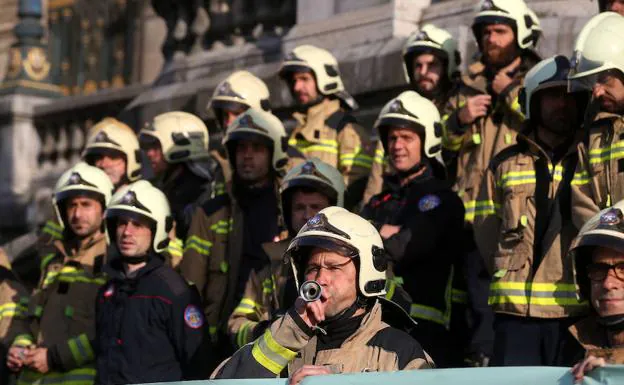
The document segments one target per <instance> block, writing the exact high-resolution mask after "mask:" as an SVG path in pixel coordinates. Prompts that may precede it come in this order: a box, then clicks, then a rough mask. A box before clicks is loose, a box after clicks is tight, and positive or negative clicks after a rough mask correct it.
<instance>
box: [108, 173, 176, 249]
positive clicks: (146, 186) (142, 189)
mask: <svg viewBox="0 0 624 385" xmlns="http://www.w3.org/2000/svg"><path fill="white" fill-rule="evenodd" d="M120 216H130V217H138V218H140V219H147V220H148V222H149V223H150V224H151V229H152V248H153V251H155V252H157V253H160V252H162V251H164V250H165V249H166V248H167V246H168V245H169V232H170V231H171V229H172V228H173V217H172V216H171V210H170V208H169V202H168V201H167V197H165V194H163V192H162V191H160V190H159V189H157V188H156V187H154V186H152V184H151V183H150V182H148V181H146V180H140V181H138V182H134V183H132V184H129V185H127V186H124V187H122V188H120V189H119V191H117V192H116V193H115V195H113V197H112V199H111V202H110V205H109V206H108V210H106V227H107V228H108V234H109V236H110V237H111V238H112V239H111V243H113V244H114V243H115V236H116V229H115V227H116V225H117V219H118V218H119V217H120Z"/></svg>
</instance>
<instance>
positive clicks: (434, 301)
mask: <svg viewBox="0 0 624 385" xmlns="http://www.w3.org/2000/svg"><path fill="white" fill-rule="evenodd" d="M385 187H386V189H385V190H384V191H383V192H382V193H381V194H379V195H377V196H375V197H373V199H371V201H370V202H369V204H368V205H367V206H365V207H364V210H363V211H362V217H364V218H366V219H368V220H370V221H371V222H372V223H373V224H374V225H375V227H377V228H378V229H380V228H381V227H382V226H383V225H384V224H389V225H398V226H401V230H400V231H399V232H398V233H397V234H395V235H393V236H391V237H390V238H388V239H385V240H384V247H385V249H386V251H387V252H388V254H389V255H390V258H391V259H392V262H393V265H394V269H393V270H394V274H395V275H396V277H394V278H393V279H392V280H390V285H389V287H388V294H387V298H392V296H393V294H394V289H395V287H396V284H402V286H403V288H404V289H405V291H407V293H408V294H409V295H410V297H411V299H412V304H411V307H410V309H409V313H410V315H411V316H412V318H416V319H421V320H427V321H430V322H434V323H436V324H439V325H442V326H443V327H445V328H447V329H448V327H449V323H450V315H451V303H450V302H451V284H452V281H453V268H452V265H453V263H454V262H455V259H457V258H459V257H461V255H462V253H463V228H464V208H463V206H462V202H461V200H460V199H459V198H458V197H457V194H455V192H453V191H452V190H451V187H450V185H449V184H448V182H446V181H442V180H439V179H436V178H434V177H433V176H432V175H431V171H430V169H429V168H428V169H427V170H426V172H425V174H423V175H421V176H419V177H416V178H415V179H413V180H412V181H410V182H409V183H408V184H407V185H405V186H400V184H399V181H398V179H397V178H396V177H395V176H389V177H387V178H386V182H385ZM452 236H455V237H456V239H455V241H453V240H452V238H450V237H452ZM397 302H399V301H397Z"/></svg>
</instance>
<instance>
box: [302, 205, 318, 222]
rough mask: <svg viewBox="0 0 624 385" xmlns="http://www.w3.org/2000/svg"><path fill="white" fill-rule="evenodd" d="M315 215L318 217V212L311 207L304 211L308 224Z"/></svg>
mask: <svg viewBox="0 0 624 385" xmlns="http://www.w3.org/2000/svg"><path fill="white" fill-rule="evenodd" d="M314 215H316V210H314V209H313V208H311V207H306V208H305V210H304V214H303V219H305V221H306V222H307V221H308V219H310V218H312V217H313V216H314Z"/></svg>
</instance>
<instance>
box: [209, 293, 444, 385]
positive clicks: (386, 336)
mask: <svg viewBox="0 0 624 385" xmlns="http://www.w3.org/2000/svg"><path fill="white" fill-rule="evenodd" d="M317 341H318V337H317V336H315V335H314V330H313V329H311V328H310V327H308V326H307V324H306V323H305V322H304V321H303V320H302V319H301V317H300V316H299V315H298V314H297V313H296V312H295V311H294V310H291V311H289V312H288V313H286V315H284V317H281V318H279V319H277V320H276V321H274V322H273V323H272V324H271V327H270V328H268V329H267V330H266V331H265V332H264V334H263V335H262V336H261V337H259V338H258V339H256V340H255V341H254V342H253V343H250V344H247V345H245V346H243V347H242V348H241V349H239V350H238V351H237V352H236V353H235V354H234V355H233V356H232V357H231V358H229V359H228V360H227V361H224V362H223V363H222V364H221V365H220V366H219V368H217V369H216V370H215V372H214V373H213V374H212V377H216V378H271V377H278V376H280V374H286V370H287V373H288V374H292V373H294V372H295V371H296V370H297V369H299V368H301V367H302V366H303V365H326V366H330V367H331V368H332V369H333V370H334V371H335V372H338V373H356V372H365V371H366V372H389V371H397V370H410V369H425V368H430V367H432V366H433V363H432V362H431V360H430V358H429V357H428V356H427V354H426V353H425V352H424V350H423V349H422V347H421V346H420V344H419V343H418V342H416V340H414V339H413V338H411V337H410V336H409V335H408V334H407V333H405V332H403V331H401V330H398V329H394V328H392V327H390V326H389V325H388V324H386V323H384V322H383V321H382V320H381V304H380V303H379V301H377V302H376V303H375V305H374V306H373V308H372V309H371V310H370V311H369V312H368V313H366V315H365V316H364V318H363V320H362V322H361V324H360V326H359V328H358V329H357V330H356V331H355V332H354V333H353V334H351V335H350V336H349V337H347V338H346V339H345V340H344V342H343V343H342V344H341V346H339V347H337V348H333V349H327V350H320V351H317Z"/></svg>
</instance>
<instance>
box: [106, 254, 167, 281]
mask: <svg viewBox="0 0 624 385" xmlns="http://www.w3.org/2000/svg"><path fill="white" fill-rule="evenodd" d="M164 263H165V262H164V260H163V258H162V257H161V256H160V255H159V254H153V255H150V257H149V258H148V260H147V264H146V265H145V266H143V267H142V268H141V269H140V270H139V271H138V272H137V274H136V275H135V276H134V277H133V278H127V277H126V274H125V271H124V268H123V261H122V258H121V257H118V258H114V259H112V260H111V261H110V262H109V263H108V264H107V265H106V266H104V272H105V273H106V274H108V275H109V276H110V277H111V278H113V279H118V280H126V279H134V280H138V279H139V278H141V277H142V276H144V275H147V274H148V273H150V272H151V271H153V270H155V269H157V268H159V267H160V266H162V265H164Z"/></svg>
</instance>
